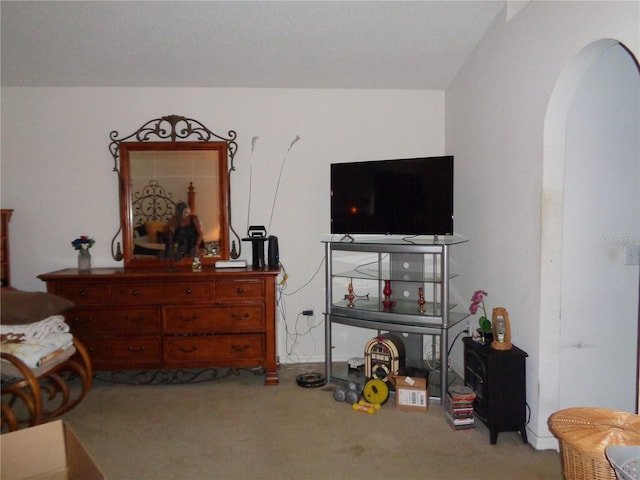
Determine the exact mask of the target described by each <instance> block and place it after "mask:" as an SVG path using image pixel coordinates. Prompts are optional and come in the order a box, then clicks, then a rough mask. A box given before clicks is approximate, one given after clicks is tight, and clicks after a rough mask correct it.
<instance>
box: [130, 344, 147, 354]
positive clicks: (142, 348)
mask: <svg viewBox="0 0 640 480" xmlns="http://www.w3.org/2000/svg"><path fill="white" fill-rule="evenodd" d="M146 349H147V347H145V346H144V345H141V346H139V347H137V348H134V347H127V350H129V351H130V352H134V353H140V352H144V351H145V350H146Z"/></svg>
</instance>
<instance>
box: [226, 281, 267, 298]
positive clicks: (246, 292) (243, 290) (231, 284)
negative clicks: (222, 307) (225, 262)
mask: <svg viewBox="0 0 640 480" xmlns="http://www.w3.org/2000/svg"><path fill="white" fill-rule="evenodd" d="M215 290H216V291H215V298H216V301H217V302H237V301H242V300H264V294H265V292H264V282H261V281H259V280H256V281H247V280H228V281H218V282H215Z"/></svg>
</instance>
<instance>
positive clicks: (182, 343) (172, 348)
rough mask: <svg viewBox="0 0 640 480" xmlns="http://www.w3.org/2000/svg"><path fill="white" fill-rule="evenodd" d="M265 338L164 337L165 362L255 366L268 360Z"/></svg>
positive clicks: (255, 336)
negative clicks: (266, 358) (266, 357)
mask: <svg viewBox="0 0 640 480" xmlns="http://www.w3.org/2000/svg"><path fill="white" fill-rule="evenodd" d="M264 343H265V342H264V336H263V335H260V334H245V335H200V336H198V335H195V336H175V337H164V339H163V349H164V358H163V360H164V362H165V364H167V365H173V366H175V365H181V366H185V367H187V366H197V365H203V364H206V365H211V366H218V367H226V366H252V365H258V364H261V363H262V362H263V361H264V358H265V347H264Z"/></svg>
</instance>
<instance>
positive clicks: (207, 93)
mask: <svg viewBox="0 0 640 480" xmlns="http://www.w3.org/2000/svg"><path fill="white" fill-rule="evenodd" d="M169 114H178V115H185V116H188V117H191V118H195V119H197V120H199V121H201V122H203V123H204V124H205V125H206V126H207V127H209V128H210V129H211V130H213V131H214V132H221V133H225V134H226V132H227V131H228V130H230V129H234V130H236V131H237V133H238V144H239V149H238V153H237V156H236V160H235V165H236V168H237V171H236V172H235V173H234V174H233V176H232V180H231V184H232V220H233V225H234V228H235V229H236V230H237V231H238V232H239V234H240V235H243V234H244V232H246V228H247V225H246V224H247V202H248V197H249V196H248V185H249V165H250V163H252V164H253V174H252V186H253V191H252V195H251V203H252V205H251V217H250V219H249V221H250V223H251V224H264V225H265V226H268V224H269V219H270V217H271V211H272V205H273V201H274V195H275V190H276V185H277V182H278V175H279V172H280V168H281V165H282V162H283V159H284V158H285V154H286V152H287V149H288V148H289V146H290V144H291V142H292V140H293V139H294V138H295V137H296V135H299V136H300V140H299V141H298V142H297V143H296V144H295V145H294V146H293V148H292V149H291V151H290V152H289V153H288V155H286V162H285V167H284V171H283V175H282V179H281V183H280V187H279V193H278V196H277V201H276V204H275V210H274V215H273V221H272V224H271V228H270V231H269V234H273V235H277V236H278V237H279V243H280V258H281V261H282V263H283V264H284V266H285V268H286V271H287V274H288V276H289V278H288V282H287V287H286V289H285V291H284V292H285V296H284V297H283V298H284V301H283V302H282V303H281V305H280V310H281V312H282V313H283V314H284V315H285V316H286V320H287V327H288V329H289V331H291V332H295V329H296V324H295V321H296V316H297V314H298V313H299V312H301V311H302V310H303V309H308V308H312V309H313V310H314V311H315V318H314V319H312V321H313V322H314V323H313V324H314V325H318V324H319V323H320V322H322V321H323V316H322V312H323V311H324V308H323V305H324V269H322V268H320V270H319V271H318V267H319V266H320V264H321V262H322V259H323V253H324V250H323V247H322V244H321V243H320V235H321V234H324V233H328V232H329V164H330V163H332V162H342V161H355V160H366V159H380V158H396V157H406V156H420V155H441V154H443V151H444V122H443V118H444V92H432V91H379V90H372V91H357V90H277V89H267V90H252V89H167V88H148V89H147V88H145V89H136V88H4V89H2V152H1V153H2V159H1V160H2V164H1V166H2V170H1V177H2V179H1V182H2V208H13V209H15V212H14V215H13V218H12V221H11V255H12V276H13V284H14V286H15V287H16V288H19V289H23V290H44V287H45V286H44V283H42V282H41V281H40V280H38V279H37V278H36V277H37V275H38V274H41V273H44V272H48V271H52V270H57V269H61V268H67V267H75V265H76V252H75V251H74V250H73V249H72V247H71V245H70V242H71V240H73V239H74V238H76V237H77V236H78V235H83V234H87V235H90V236H92V237H93V238H94V239H95V240H96V245H95V246H94V247H93V248H92V256H93V264H94V266H95V267H100V266H113V265H119V264H117V263H116V262H114V261H113V260H112V259H111V256H110V243H111V239H112V237H113V236H114V235H115V233H116V231H117V229H118V225H119V212H118V190H117V188H118V183H117V178H116V175H115V173H113V172H112V168H113V161H112V158H111V156H110V154H109V151H108V148H107V147H108V144H109V133H110V132H111V131H112V130H117V131H118V132H119V134H120V136H123V135H125V134H126V135H128V134H129V133H132V132H133V131H135V130H137V129H138V128H139V127H140V126H141V125H142V124H143V123H145V122H146V121H148V120H151V119H153V118H157V117H160V116H163V115H169ZM254 136H258V137H259V139H258V140H257V142H256V145H255V149H254V153H253V158H252V157H251V154H250V152H251V140H252V137H254ZM250 256H251V250H250V248H247V247H246V246H245V248H243V251H242V257H243V258H246V259H247V260H248V261H251V258H250ZM317 271H318V273H317V275H316V276H315V277H314V274H315V273H316V272H317ZM308 282H310V283H309V284H308V285H306V284H307V283H308ZM304 285H306V286H305V287H304V288H301V287H303V286H304ZM298 289H300V290H299V291H298V293H295V294H294V293H293V292H295V291H297V290H298ZM303 321H304V323H302V324H299V325H298V330H297V331H298V332H304V331H306V330H307V327H308V321H307V319H306V318H304V319H303ZM284 332H285V328H284V324H283V323H282V314H281V315H280V319H279V346H278V353H279V355H280V358H281V361H283V362H285V363H286V362H287V361H297V360H299V359H302V360H307V361H309V360H315V361H322V360H323V359H324V341H323V328H316V329H314V334H313V337H312V336H311V335H306V336H302V337H298V338H297V340H298V342H299V343H298V345H297V346H296V347H295V349H294V351H293V354H294V355H293V356H292V357H291V359H289V358H287V355H286V353H287V348H286V344H285V341H284ZM337 341H338V342H340V341H343V342H344V343H345V344H346V346H347V347H349V348H351V349H352V351H353V353H361V350H362V348H363V345H364V343H363V341H361V339H357V340H354V339H353V338H350V337H349V335H346V336H338V339H337ZM289 346H290V344H289ZM289 350H290V349H289ZM297 355H300V357H298V356H297Z"/></svg>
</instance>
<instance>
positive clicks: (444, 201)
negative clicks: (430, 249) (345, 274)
mask: <svg viewBox="0 0 640 480" xmlns="http://www.w3.org/2000/svg"><path fill="white" fill-rule="evenodd" d="M331 233H332V234H345V235H347V234H348V235H356V234H388V235H452V234H453V156H444V157H422V158H406V159H397V160H376V161H364V162H350V163H333V164H331Z"/></svg>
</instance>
